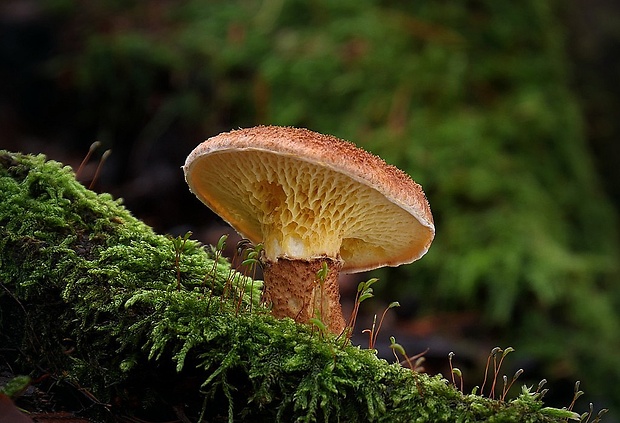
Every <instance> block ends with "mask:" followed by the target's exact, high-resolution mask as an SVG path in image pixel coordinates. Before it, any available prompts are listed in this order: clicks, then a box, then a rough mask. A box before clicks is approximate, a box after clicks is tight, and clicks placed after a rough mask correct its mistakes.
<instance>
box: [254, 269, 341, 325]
mask: <svg viewBox="0 0 620 423" xmlns="http://www.w3.org/2000/svg"><path fill="white" fill-rule="evenodd" d="M323 263H326V264H327V268H328V272H327V275H326V277H325V279H324V280H323V281H320V280H319V277H318V276H317V272H318V271H319V270H321V269H322V268H323ZM341 268H342V261H340V260H337V259H333V258H329V257H321V258H317V259H312V260H300V259H288V258H283V257H280V258H278V259H276V260H275V261H271V260H268V261H267V262H266V263H264V264H263V277H264V280H265V285H264V291H263V301H264V302H265V303H266V304H271V305H272V309H271V312H272V314H273V315H274V316H275V317H278V318H282V317H290V318H292V319H294V320H295V321H296V322H299V323H308V321H309V320H310V319H311V318H313V317H317V318H320V320H321V321H322V322H323V324H325V326H327V327H328V329H329V330H330V331H331V332H332V333H335V334H340V333H341V332H342V331H343V330H344V327H345V322H344V318H343V317H342V307H341V305H340V287H339V285H338V273H339V272H340V269H341Z"/></svg>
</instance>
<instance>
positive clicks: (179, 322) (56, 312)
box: [0, 151, 573, 422]
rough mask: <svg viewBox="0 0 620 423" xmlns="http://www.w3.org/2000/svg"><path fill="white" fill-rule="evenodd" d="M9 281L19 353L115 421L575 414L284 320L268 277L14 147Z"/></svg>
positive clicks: (4, 251) (6, 196) (5, 335)
mask: <svg viewBox="0 0 620 423" xmlns="http://www.w3.org/2000/svg"><path fill="white" fill-rule="evenodd" d="M0 283H1V284H2V286H1V288H2V289H1V290H0V306H1V308H0V310H1V315H0V330H1V331H0V342H1V343H2V344H3V345H7V349H5V351H10V349H13V350H14V351H19V355H18V357H17V358H16V360H17V361H19V362H20V363H21V364H20V365H21V368H22V369H35V368H42V369H44V370H45V371H47V372H50V373H51V374H52V375H53V376H54V377H55V378H57V379H59V380H64V381H66V382H68V383H70V384H72V385H74V386H80V387H82V388H83V389H85V390H87V391H88V392H91V393H92V394H93V395H94V396H95V397H96V398H97V399H98V401H99V402H100V403H101V404H99V405H98V407H94V408H93V410H91V411H92V412H98V415H99V418H101V419H104V418H109V419H111V418H112V415H113V414H114V413H119V412H123V413H133V414H136V415H148V413H153V412H157V413H158V417H162V416H165V415H166V413H172V412H173V411H172V410H173V409H176V410H177V412H178V410H179V409H182V410H184V411H183V412H184V413H185V414H186V415H187V416H188V417H190V419H191V420H192V421H198V420H199V419H200V417H201V416H202V418H204V419H205V420H206V421H221V420H224V421H226V420H227V421H229V422H234V421H265V422H272V421H296V422H314V421H341V422H348V421H351V422H354V421H355V422H356V421H368V422H382V421H420V422H426V421H434V422H442V421H443V422H469V421H483V420H484V421H495V422H513V421H514V422H517V421H519V422H547V421H549V422H550V421H565V418H566V417H570V416H573V415H572V413H568V412H566V411H562V410H556V409H552V410H553V411H550V409H545V408H543V404H542V401H541V398H540V394H538V393H530V392H529V391H528V390H524V391H523V393H522V394H521V395H520V396H519V397H517V398H516V399H514V400H512V401H494V400H490V399H488V398H484V397H481V396H476V395H463V394H462V393H461V392H459V391H458V390H457V389H455V388H454V387H453V386H452V385H451V384H449V383H448V382H447V381H446V380H445V379H444V378H443V377H441V375H437V376H429V375H426V374H418V373H414V372H412V371H410V370H408V369H406V368H403V367H401V366H400V365H398V364H389V363H387V362H386V361H384V360H381V359H378V358H377V356H376V354H375V352H374V351H372V350H366V349H361V348H359V347H355V346H352V345H346V346H344V347H343V346H342V345H341V344H342V341H340V342H336V339H334V338H333V337H331V336H330V335H324V334H323V335H321V336H319V333H318V331H316V330H313V329H312V328H311V327H308V326H302V325H298V324H296V323H295V322H293V321H292V320H290V319H283V320H277V319H274V318H273V317H271V316H270V314H269V313H268V311H267V310H266V309H265V308H264V307H263V306H262V305H260V303H259V296H260V286H261V284H260V282H259V281H252V280H250V279H249V278H247V277H245V276H243V275H241V274H240V273H237V272H235V271H232V270H231V266H230V264H229V263H228V262H227V261H225V260H223V259H221V258H220V257H219V255H218V253H217V251H215V250H214V249H213V248H206V247H204V246H201V245H200V244H199V243H197V242H195V241H192V240H187V241H185V239H176V240H175V239H172V238H170V237H166V236H162V235H157V234H155V233H154V232H153V231H152V230H151V229H150V228H149V227H148V226H146V225H144V224H143V223H141V222H140V221H138V220H137V219H135V218H134V217H133V216H131V214H130V213H129V212H128V211H127V210H126V209H125V208H123V206H122V205H121V204H120V202H119V201H116V200H113V199H112V198H111V197H110V196H109V195H106V194H96V193H93V192H91V191H89V190H87V189H85V188H84V187H82V186H81V185H80V184H79V183H77V182H76V181H75V178H74V175H73V172H72V171H71V169H69V168H67V167H62V166H61V165H60V164H59V163H56V162H53V161H46V160H45V158H44V157H43V156H36V157H34V156H26V155H20V154H13V153H9V152H2V151H0ZM240 294H242V295H240ZM8 355H9V354H7V356H8ZM111 403H113V404H114V406H113V407H112V406H110V405H104V404H111Z"/></svg>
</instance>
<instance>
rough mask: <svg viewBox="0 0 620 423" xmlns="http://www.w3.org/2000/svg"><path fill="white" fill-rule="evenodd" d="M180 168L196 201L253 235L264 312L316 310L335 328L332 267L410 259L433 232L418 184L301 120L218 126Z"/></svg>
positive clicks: (339, 326) (359, 267) (300, 317)
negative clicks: (302, 125)
mask: <svg viewBox="0 0 620 423" xmlns="http://www.w3.org/2000/svg"><path fill="white" fill-rule="evenodd" d="M183 170H184V172H185V179H186V181H187V183H188V185H189V188H190V190H191V191H192V192H193V193H194V194H195V195H196V196H197V197H198V199H200V201H202V202H203V203H204V204H206V205H207V206H208V207H209V208H210V209H211V210H213V211H214V212H215V213H217V214H218V215H220V216H221V217H222V218H223V219H224V220H225V221H227V222H228V223H229V224H230V225H231V226H232V227H233V228H234V229H235V230H236V231H237V232H239V234H240V235H241V236H243V237H245V238H247V239H249V240H250V241H252V242H254V243H258V242H262V243H263V248H264V249H263V257H262V260H261V261H262V265H263V278H264V290H263V300H264V301H265V302H266V303H268V304H271V305H272V314H273V315H274V316H276V317H279V318H282V317H290V318H293V319H294V320H296V321H297V322H308V321H309V319H311V318H313V317H317V316H319V317H320V319H321V321H322V322H323V323H324V324H325V325H326V326H327V327H328V328H329V330H330V331H331V332H333V333H336V334H338V333H341V332H342V330H343V329H344V327H345V322H344V318H343V316H342V308H341V305H340V289H339V285H338V274H339V272H340V271H344V272H348V273H354V272H362V271H366V270H371V269H375V268H378V267H382V266H398V265H401V264H406V263H411V262H413V261H415V260H417V259H419V258H420V257H422V256H423V255H424V254H425V253H426V251H427V250H428V248H429V246H430V244H431V242H432V240H433V237H434V235H435V226H434V223H433V217H432V215H431V211H430V207H429V204H428V201H427V200H426V197H425V195H424V192H423V191H422V188H421V187H420V185H418V184H417V183H415V182H414V181H413V180H412V179H411V178H410V177H409V176H407V175H406V174H405V173H404V172H402V171H400V170H399V169H397V168H396V167H394V166H391V165H388V164H387V163H385V162H384V161H383V160H382V159H381V158H379V157H377V156H375V155H372V154H370V153H368V152H366V151H364V150H361V149H359V148H357V147H356V146H355V145H354V144H352V143H350V142H348V141H343V140H340V139H338V138H335V137H333V136H329V135H322V134H319V133H316V132H312V131H310V130H307V129H299V128H290V127H277V126H258V127H254V128H249V129H240V130H235V131H231V132H227V133H222V134H219V135H217V136H215V137H212V138H209V139H208V140H206V141H204V142H203V143H201V144H200V145H198V146H197V147H196V148H195V149H194V150H193V151H192V152H191V153H190V154H189V156H188V157H187V160H186V162H185V165H184V166H183ZM321 270H322V272H319V271H321Z"/></svg>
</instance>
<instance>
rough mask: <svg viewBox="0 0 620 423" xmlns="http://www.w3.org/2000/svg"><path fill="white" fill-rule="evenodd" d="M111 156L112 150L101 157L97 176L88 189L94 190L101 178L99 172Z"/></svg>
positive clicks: (96, 172) (96, 171)
mask: <svg viewBox="0 0 620 423" xmlns="http://www.w3.org/2000/svg"><path fill="white" fill-rule="evenodd" d="M110 154H112V150H106V151H104V152H103V154H102V155H101V159H100V160H99V164H98V165H97V169H96V170H95V176H93V180H92V181H90V185H88V189H93V187H94V186H95V183H97V179H98V178H99V172H101V168H102V167H103V164H104V163H105V161H106V160H107V159H108V157H109V156H110Z"/></svg>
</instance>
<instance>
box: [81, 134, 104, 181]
mask: <svg viewBox="0 0 620 423" xmlns="http://www.w3.org/2000/svg"><path fill="white" fill-rule="evenodd" d="M100 145H101V141H95V142H94V143H92V144H91V145H90V148H89V149H88V153H86V156H85V157H84V160H82V162H81V163H80V166H79V167H78V169H77V170H76V171H75V179H79V177H80V173H81V172H82V169H83V168H84V166H86V163H88V161H89V160H90V156H92V154H93V152H94V151H95V150H96V149H97V148H99V146H100Z"/></svg>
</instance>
